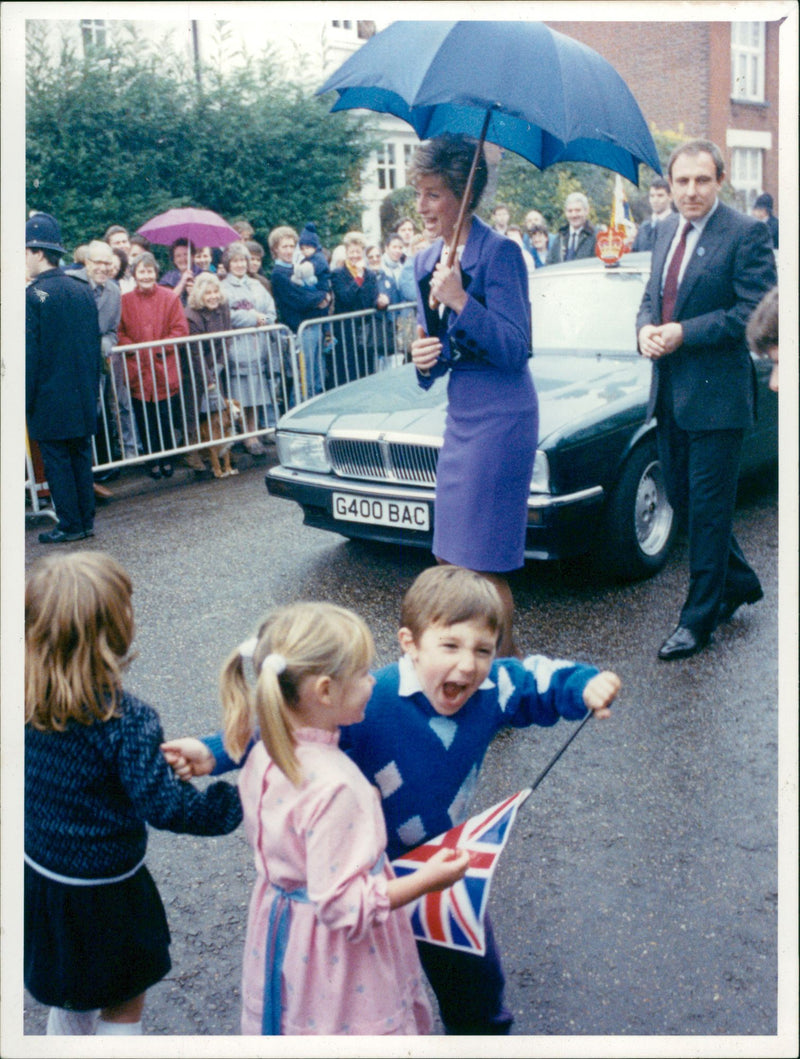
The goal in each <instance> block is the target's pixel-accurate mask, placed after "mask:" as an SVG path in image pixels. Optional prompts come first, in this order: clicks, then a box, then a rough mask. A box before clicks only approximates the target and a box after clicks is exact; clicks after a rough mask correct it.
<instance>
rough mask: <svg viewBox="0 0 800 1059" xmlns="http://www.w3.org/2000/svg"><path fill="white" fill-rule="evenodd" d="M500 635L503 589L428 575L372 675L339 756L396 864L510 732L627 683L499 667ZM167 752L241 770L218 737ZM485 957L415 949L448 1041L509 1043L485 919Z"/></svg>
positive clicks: (444, 818) (531, 663) (454, 817)
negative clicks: (399, 652)
mask: <svg viewBox="0 0 800 1059" xmlns="http://www.w3.org/2000/svg"><path fill="white" fill-rule="evenodd" d="M502 627H503V607H502V603H501V601H500V597H499V595H498V593H497V590H496V589H495V588H494V586H493V585H492V584H491V582H489V581H488V580H487V579H486V578H484V577H482V576H481V575H480V574H476V573H473V572H472V571H469V570H464V569H461V568H460V567H456V566H436V567H431V568H430V569H428V570H425V571H423V573H422V574H420V575H419V577H418V578H417V579H416V580H415V581H414V583H413V584H412V585H411V587H410V588H409V590H408V592H407V593H406V595H405V597H404V598H403V603H402V610H401V628H400V632H399V639H400V646H401V647H402V649H403V657H402V658H401V659H400V661H399V662H396V663H394V664H393V665H390V666H386V667H385V668H384V669H382V670H380V671H379V672H378V673H377V674H376V683H375V687H374V689H373V693H372V696H371V698H370V701H369V703H368V705H367V709H366V714H365V716H364V720H363V721H362V722H361V723H360V724H356V725H353V726H351V727H349V728H344V729H342V734H341V742H340V746H341V747H342V749H343V750H345V751H346V752H347V753H348V754H349V755H350V757H351V758H352V759H353V760H354V761H355V762H356V764H357V765H358V766H359V768H360V769H361V771H362V772H363V773H364V774H365V775H366V777H367V778H368V779H369V780H370V782H372V783H374V784H375V786H376V787H377V788H378V789H379V791H380V793H381V799H382V805H383V813H384V817H385V819H386V831H387V835H388V847H387V852H388V855H389V857H390V858H391V859H394V858H396V857H398V856H400V855H401V854H402V853H404V852H406V851H407V850H409V849H413V848H414V847H415V846H418V845H420V844H421V843H422V842H424V841H425V840H426V839H429V838H434V837H435V836H436V835H439V834H441V833H442V832H444V831H448V830H450V828H452V827H455V826H456V825H458V824H460V823H462V822H463V821H464V820H466V819H467V818H468V817H469V815H470V811H471V809H472V806H471V799H472V794H473V792H474V790H475V787H476V784H477V780H478V773H479V770H480V767H481V764H482V762H483V758H484V755H485V754H486V750H487V749H488V747H489V744H490V743H491V741H492V739H493V738H494V736H495V735H496V734H497V733H498V732H499V731H500V730H501V729H503V728H506V727H509V726H511V727H516V728H522V727H527V726H528V725H531V724H538V725H552V724H555V723H556V721H558V720H559V719H560V718H561V717H564V718H566V719H568V720H580V719H581V718H582V717H584V716H585V715H586V712H587V710H593V711H594V712H595V714H596V715H597V716H598V717H607V716H609V715H610V710H609V706H610V704H611V702H612V701H613V699H614V698H615V697H616V695H617V693H618V691H619V688H620V681H619V678H618V677H617V676H616V674H614V673H609V672H603V673H600V672H598V671H597V669H596V668H594V667H593V666H584V665H578V664H575V663H573V662H566V661H560V660H559V661H554V660H552V659H548V658H544V657H543V656H541V655H533V656H531V657H529V658H526V659H525V660H524V661H520V660H519V659H516V658H503V659H496V658H495V654H496V649H497V641H498V638H499V635H500V631H501V629H502ZM164 751H165V753H166V754H167V757H168V760H170V762H171V763H172V765H173V768H175V770H176V771H177V772H178V774H179V775H181V776H183V777H184V778H187V777H188V776H190V775H198V774H201V773H205V772H209V771H212V770H213V772H214V774H219V773H220V772H223V771H226V770H227V769H228V768H232V767H235V763H234V762H233V761H231V760H230V758H228V756H227V754H225V751H224V748H223V746H222V739H221V737H220V736H219V735H218V736H214V737H211V738H209V739H206V740H204V741H203V742H202V743H200V742H199V741H197V740H176V741H174V742H172V743H166V744H165V745H164ZM485 926H486V954H485V955H484V956H475V955H471V954H469V953H463V952H457V951H455V950H452V949H446V948H443V947H441V946H437V945H430V944H428V943H426V942H418V948H419V953H420V959H421V961H422V965H423V967H424V968H425V972H426V974H427V976H428V979H429V981H430V983H431V986H432V987H433V990H434V992H435V993H436V997H437V999H438V1001H439V1007H440V1011H441V1015H442V1020H443V1022H444V1024H445V1027H446V1030H447V1032H448V1033H449V1034H471V1035H474V1034H503V1033H508V1032H509V1030H510V1028H511V1023H512V1020H513V1016H512V1015H511V1013H510V1012H509V1011H508V1010H507V1009H506V1008H505V1007H504V1004H503V989H504V985H505V980H504V976H503V970H502V966H501V964H500V958H499V954H498V952H497V948H496V945H495V941H494V935H493V932H492V927H491V923H490V921H489V918H488V916H487V917H486V920H485Z"/></svg>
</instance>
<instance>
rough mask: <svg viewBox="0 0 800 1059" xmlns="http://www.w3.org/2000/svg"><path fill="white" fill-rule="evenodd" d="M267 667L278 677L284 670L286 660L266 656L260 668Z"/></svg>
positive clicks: (277, 655) (281, 657)
mask: <svg viewBox="0 0 800 1059" xmlns="http://www.w3.org/2000/svg"><path fill="white" fill-rule="evenodd" d="M264 666H267V667H268V668H269V669H271V670H272V671H273V673H275V675H276V676H280V675H281V673H283V672H284V671H285V670H286V659H285V658H284V657H283V655H279V654H271V655H267V657H266V658H265V659H264V661H263V662H262V663H261V668H262V669H263V668H264Z"/></svg>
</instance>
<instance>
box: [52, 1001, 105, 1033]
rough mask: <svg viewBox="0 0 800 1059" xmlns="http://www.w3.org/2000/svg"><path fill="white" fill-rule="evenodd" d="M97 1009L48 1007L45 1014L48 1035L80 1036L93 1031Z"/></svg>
mask: <svg viewBox="0 0 800 1059" xmlns="http://www.w3.org/2000/svg"><path fill="white" fill-rule="evenodd" d="M97 1016H98V1012H97V1011H68V1010H67V1009H66V1008H50V1014H49V1015H48V1016H47V1036H48V1037H68V1036H82V1037H90V1036H91V1035H92V1034H93V1033H94V1024H95V1021H96V1020H97Z"/></svg>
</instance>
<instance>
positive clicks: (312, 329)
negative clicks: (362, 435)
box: [269, 225, 332, 400]
mask: <svg viewBox="0 0 800 1059" xmlns="http://www.w3.org/2000/svg"><path fill="white" fill-rule="evenodd" d="M311 229H313V231H312V230H311ZM303 232H304V235H303V238H305V239H306V240H309V239H310V240H311V242H310V243H309V242H308V241H307V242H306V243H305V244H304V245H305V246H306V247H308V248H309V249H311V254H310V255H308V260H310V261H311V263H312V265H314V269H315V273H316V275H317V285H316V286H314V287H308V286H305V285H304V284H299V283H293V282H292V277H293V275H294V265H295V251H296V249H297V243H298V240H297V232H296V231H295V230H294V228H290V227H288V225H280V226H279V227H278V228H273V230H272V231H271V232H270V234H269V249H270V253H271V254H272V256H273V258H274V259H275V266H274V268H273V270H272V275H271V277H270V279H271V281H272V293H273V296H274V298H275V304H276V305H277V307H278V318H279V319H280V321H281V323H284V324H286V326H287V327H288V328H289V330H290V331H294V332H295V333H296V332H297V330H298V329H299V327H300V325H301V324H302V323H304V322H305V321H306V320H316V319H318V318H319V317H321V316H327V315H328V312H329V310H330V305H331V301H332V295H331V284H330V273H329V271H328V263H327V261H326V260H325V255H324V254H323V253H322V250H321V244H320V241H319V236H318V235H317V233H316V229H314V226H313V225H306V228H305V229H304V230H303ZM314 243H316V245H314ZM320 262H322V263H324V268H323V267H322V264H320ZM317 269H318V270H319V271H317ZM302 336H303V338H302V343H303V367H304V371H303V384H302V386H301V391H300V393H298V394H297V395H296V397H297V399H298V400H305V398H306V397H313V396H314V395H315V394H318V393H322V391H323V390H324V389H325V375H324V368H323V363H322V326H321V325H313V326H307V327H305V328H303V331H302Z"/></svg>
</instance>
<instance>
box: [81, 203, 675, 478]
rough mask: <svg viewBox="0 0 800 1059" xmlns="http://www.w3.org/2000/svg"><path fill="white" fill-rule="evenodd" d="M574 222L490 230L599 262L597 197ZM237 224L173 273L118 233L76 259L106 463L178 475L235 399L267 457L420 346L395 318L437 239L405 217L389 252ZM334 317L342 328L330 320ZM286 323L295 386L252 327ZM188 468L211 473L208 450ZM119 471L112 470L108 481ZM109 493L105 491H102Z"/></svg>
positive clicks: (277, 349) (272, 346)
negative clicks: (100, 371)
mask: <svg viewBox="0 0 800 1059" xmlns="http://www.w3.org/2000/svg"><path fill="white" fill-rule="evenodd" d="M658 193H659V192H658V189H656V191H655V194H656V195H657V194H658ZM651 198H652V196H651ZM564 212H565V218H566V221H567V223H566V224H565V225H564V227H563V228H562V229H561V230H560V231H558V232H551V231H550V230H549V228H548V225H547V223H546V221H545V218H544V216H543V214H542V213H541V212H540V211H539V210H536V209H532V210H529V211H528V212H527V213H526V214H525V216H524V222H523V224H521V225H519V224H515V223H512V221H513V219H514V218H513V217H512V211H511V209H510V208H509V207H508V206H506V205H505V204H503V203H498V204H496V205H495V207H494V209H493V212H492V218H491V221H492V225H493V227H494V228H495V229H496V230H498V231H500V232H501V233H502V234H503V235H505V236H507V237H508V238H510V239H513V240H514V241H516V242H517V243H518V244H519V246H520V248H521V250H522V253H523V257H524V260H525V263H526V266H527V268H528V270H529V273H531V274H532V273H533V272H534V271H535V270H536V269H538V268H542V267H544V266H545V265H546V264H549V263H552V262H554V261H559V260H564V259H570V258H571V257H573V256H576V257H582V256H590V255H592V254H593V253H594V239H595V229H594V228H593V226H592V225H591V224H590V223H589V219H588V218H589V203H588V200H587V199H586V197H585V196H584V195H582V194H581V193H573V194H571V195H569V196H568V198H567V200H566V202H565V206H564ZM654 216H655V204H654ZM652 223H655V220H654V221H653V222H652ZM232 227H233V228H235V229H236V231H237V232H238V234H239V237H240V238H239V240H238V241H237V242H235V243H233V244H231V245H229V246H228V247H226V248H217V247H209V246H202V247H201V246H194V245H192V244H190V242H189V240H188V239H186V238H181V239H177V240H175V242H174V243H173V244H172V245H171V246H170V247H169V248H168V251H167V254H168V263H167V267H166V268H165V269H164V270H163V272H161V271H160V269H159V265H158V262H157V259H156V255H155V251H154V248H153V247H152V246H151V245H150V243H149V242H148V241H147V239H145V238H144V237H143V236H141V235H138V234H131V233H130V232H129V230H128V229H127V228H125V227H124V226H122V225H120V224H113V225H111V226H110V227H109V228H108V229H107V230H106V232H105V233H104V235H103V237H102V239H95V240H92V241H91V242H88V243H86V244H84V245H81V246H78V247H77V248H76V249H75V250H74V253H73V258H74V260H73V262H72V263H70V264H68V265H66V266H65V271H67V272H70V273H71V274H73V275H74V276H75V277H76V278H79V279H81V280H83V281H84V282H87V283H89V285H90V286H91V288H92V290H93V291H94V293H95V297H96V299H97V305H98V312H99V314H100V316H101V323H102V328H101V330H102V334H103V354H104V364H105V372H104V375H103V379H102V383H101V394H100V402H101V403H100V406H99V416H98V433H97V436H96V447H97V458H98V462H99V463H101V464H104V463H113V462H116V461H118V460H119V459H123V458H126V459H131V458H136V457H137V456H142V455H147V456H150V457H152V459H150V460H149V461H148V464H147V466H148V470H149V473H150V474H151V475H153V476H154V477H158V476H161V475H170V474H171V473H172V462H171V460H170V459H167V458H162V457H161V456H160V453H161V452H163V451H167V450H169V449H172V448H175V447H176V446H177V445H180V444H183V445H193V444H196V443H197V441H198V440H199V439H198V424H199V423H200V417H201V416H203V415H207V414H208V413H210V412H213V411H216V410H219V408H220V407H221V402H223V401H225V400H227V399H228V398H232V399H233V400H235V401H236V402H237V403H238V404H239V406H240V408H241V412H242V427H243V430H244V432H245V433H247V434H250V435H251V436H250V437H248V438H246V440H245V441H244V444H245V446H246V447H247V449H248V450H249V451H250V452H251V453H252V454H253V455H262V454H263V453H264V452H265V449H264V446H263V443H262V441H261V440H259V438H258V437H257V436H252V435H254V434H256V435H257V434H258V432H259V431H264V430H267V429H268V428H270V427H271V426H273V425H274V422H275V418H274V416H275V414H276V413H277V412H278V411H279V410H280V409H281V407H282V402H283V404H284V405H285V404H291V403H294V402H295V401H297V400H300V399H302V398H305V397H311V396H314V395H315V394H318V393H321V392H323V391H324V390H325V389H328V388H330V387H331V386H334V385H338V384H340V383H341V382H344V381H348V380H349V379H352V378H354V377H358V376H360V375H363V374H365V372H367V371H370V370H375V367H376V366H380V365H381V364H382V363H384V362H387V361H388V360H389V359H390V358H391V357H392V355H393V354H394V353H396V352H399V353H402V354H403V355H405V353H407V351H408V350H409V349H410V345H411V342H412V340H413V338H414V335H415V327H414V319H415V313H414V310H413V309H401V310H397V311H394V312H392V313H391V314H386V313H384V312H383V311H384V310H386V309H388V308H389V307H391V306H397V305H399V304H400V303H404V302H411V301H415V299H416V285H415V281H414V257H415V255H416V254H418V253H419V252H420V251H421V250H423V249H425V248H426V247H427V246H428V245H429V243H430V237H429V236H428V234H427V233H426V232H425V231H424V230H423V231H422V232H420V231H418V230H417V226H416V224H415V222H414V221H413V220H412V219H411V218H410V217H401V218H400V219H399V220H398V221H397V222H396V224H395V225H394V228H393V230H392V231H391V232H390V233H389V234H388V236H387V237H386V239H385V240H384V242H383V243H382V244H378V243H376V244H373V245H369V244H368V241H367V239H366V238H365V236H364V235H363V234H362V233H361V232H357V231H351V232H348V233H347V234H346V235H345V236H344V237H343V239H342V241H341V243H340V244H339V245H337V246H334V247H331V248H330V249H329V248H327V247H324V246H323V244H322V241H321V239H320V236H319V232H318V230H317V228H316V225H315V224H314V223H313V222H308V223H307V224H305V225H304V227H303V229H302V231H301V232H300V234H299V236H298V233H297V231H296V230H295V229H294V228H291V227H289V226H286V225H280V226H278V227H276V228H273V229H272V231H271V232H270V233H269V236H268V239H267V240H266V242H267V247H268V251H267V250H265V247H264V245H263V244H262V243H260V242H258V241H257V240H256V239H255V234H256V233H255V230H254V228H253V226H252V225H251V224H250V223H249V222H248V221H246V220H244V219H238V220H236V221H234V222H232ZM365 310H377V313H375V312H371V313H368V314H365V313H364V311H365ZM349 314H354V315H349ZM359 314H361V315H359ZM332 315H333V316H335V317H336V319H335V320H334V321H332V322H331V323H330V324H326V323H325V321H326V319H327V318H328V317H330V316H332ZM342 317H344V318H342ZM274 323H278V324H283V325H285V327H286V328H288V329H289V331H291V332H292V333H293V334H294V335H299V338H300V343H299V347H298V349H299V365H298V366H299V370H300V373H301V377H300V378H298V379H293V378H292V371H291V366H290V365H289V361H288V358H287V357H286V356H285V353H286V344H285V341H284V344H283V347H282V346H281V344H280V342H276V341H272V337H274V336H268V335H267V334H265V333H263V332H262V333H256V332H254V330H253V329H254V328H263V327H265V326H267V325H270V324H274ZM239 329H241V330H242V331H243V334H242V335H240V336H236V335H233V336H231V335H229V336H228V337H227V338H226V339H223V340H220V339H218V338H212V337H209V339H208V340H207V341H204V342H202V343H196V344H192V345H190V346H188V347H187V345H186V343H178V344H177V345H172V344H170V342H169V340H170V339H176V338H181V337H183V336H187V335H197V334H204V335H209V336H214V335H219V334H221V333H224V332H231V331H236V330H239ZM143 342H147V343H151V344H152V345H151V346H150V347H148V348H147V349H143V350H138V351H133V352H131V353H129V354H128V355H127V356H126V357H119V356H112V350H113V349H114V347H115V346H120V345H127V344H136V343H143ZM161 342H163V343H164V344H163V345H156V343H161ZM276 357H277V359H278V363H276ZM281 372H282V373H283V377H284V381H285V377H286V376H288V380H289V390H288V396H287V394H286V393H284V394H283V395H281V394H280V393H279V392H278V390H279V381H280V379H281ZM110 380H113V381H110ZM187 462H188V463H189V465H190V466H193V467H195V469H198V470H199V469H200V468H201V467H202V466H203V462H202V460H201V459H200V458H199V456H198V454H197V453H196V452H192V453H190V454H189V455H188V457H187ZM118 473H119V472H118V471H117V472H114V471H104V472H100V473H98V474H97V476H96V483H99V482H102V481H107V480H111V479H113V478H114V477H115V476H116V474H118ZM98 492H99V493H101V495H102V493H103V492H104V490H103V489H102V487H101V486H99V485H98Z"/></svg>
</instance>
